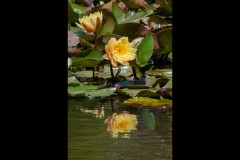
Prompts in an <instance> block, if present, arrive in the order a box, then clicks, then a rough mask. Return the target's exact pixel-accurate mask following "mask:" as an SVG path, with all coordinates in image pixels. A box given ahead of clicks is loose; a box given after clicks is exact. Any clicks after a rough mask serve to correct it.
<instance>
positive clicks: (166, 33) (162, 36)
mask: <svg viewBox="0 0 240 160" xmlns="http://www.w3.org/2000/svg"><path fill="white" fill-rule="evenodd" d="M156 37H157V39H158V45H159V53H158V54H165V53H170V52H172V29H165V30H162V31H159V32H157V33H156Z"/></svg>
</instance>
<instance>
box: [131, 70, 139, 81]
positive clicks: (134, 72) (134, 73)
mask: <svg viewBox="0 0 240 160" xmlns="http://www.w3.org/2000/svg"><path fill="white" fill-rule="evenodd" d="M132 71H133V78H134V79H135V80H136V79H138V78H137V75H136V69H135V67H132Z"/></svg>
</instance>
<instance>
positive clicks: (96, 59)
mask: <svg viewBox="0 0 240 160" xmlns="http://www.w3.org/2000/svg"><path fill="white" fill-rule="evenodd" d="M88 52H89V53H88V54H87V56H85V57H73V58H72V66H87V67H97V66H98V65H99V63H100V62H101V60H102V59H103V58H102V55H103V54H102V52H101V51H99V50H96V49H91V50H89V51H88Z"/></svg>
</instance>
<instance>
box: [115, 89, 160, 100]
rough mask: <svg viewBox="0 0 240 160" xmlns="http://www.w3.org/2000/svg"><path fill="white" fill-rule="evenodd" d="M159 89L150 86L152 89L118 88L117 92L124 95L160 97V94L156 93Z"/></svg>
mask: <svg viewBox="0 0 240 160" xmlns="http://www.w3.org/2000/svg"><path fill="white" fill-rule="evenodd" d="M157 91H158V89H155V88H150V89H128V88H124V89H117V93H119V94H121V95H124V96H126V97H136V96H138V97H151V98H159V97H160V94H158V93H156V92H157Z"/></svg>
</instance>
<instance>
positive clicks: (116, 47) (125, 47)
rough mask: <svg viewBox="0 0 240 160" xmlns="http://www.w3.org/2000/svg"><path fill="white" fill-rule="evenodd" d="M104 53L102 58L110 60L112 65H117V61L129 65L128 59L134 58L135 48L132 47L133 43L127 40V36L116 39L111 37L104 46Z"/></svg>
mask: <svg viewBox="0 0 240 160" xmlns="http://www.w3.org/2000/svg"><path fill="white" fill-rule="evenodd" d="M105 50H106V54H104V55H103V58H105V59H108V60H110V62H111V64H112V65H113V66H114V67H118V62H119V63H121V64H123V65H129V63H128V61H131V60H134V59H135V58H136V51H137V49H135V48H134V43H133V42H132V43H129V42H128V37H122V38H120V39H119V40H118V41H117V40H116V39H115V38H111V39H110V40H109V42H108V44H107V45H106V46H105Z"/></svg>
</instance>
